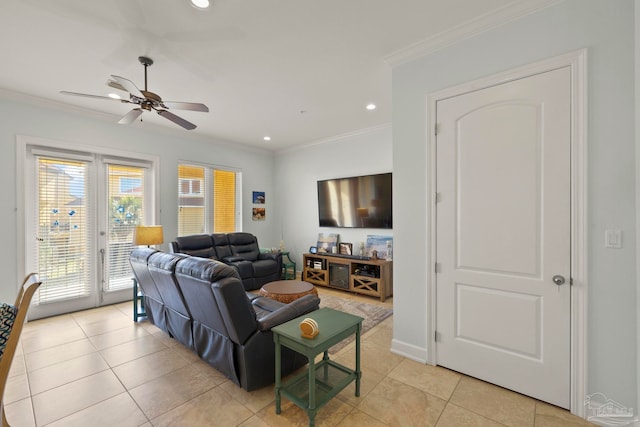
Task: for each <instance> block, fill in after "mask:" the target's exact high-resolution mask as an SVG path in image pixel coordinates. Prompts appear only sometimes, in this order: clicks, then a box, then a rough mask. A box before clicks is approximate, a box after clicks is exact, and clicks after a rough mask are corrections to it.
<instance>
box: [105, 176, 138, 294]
mask: <svg viewBox="0 0 640 427" xmlns="http://www.w3.org/2000/svg"><path fill="white" fill-rule="evenodd" d="M144 192H145V168H143V167H137V166H125V165H118V164H107V204H106V206H107V209H108V216H107V235H108V239H107V254H106V263H105V267H104V268H105V269H106V275H105V276H106V278H105V284H104V290H105V291H117V290H121V289H127V288H130V287H131V266H130V265H129V253H130V252H131V250H132V249H133V230H134V229H135V227H136V226H137V225H142V224H144Z"/></svg>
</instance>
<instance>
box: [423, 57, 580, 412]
mask: <svg viewBox="0 0 640 427" xmlns="http://www.w3.org/2000/svg"><path fill="white" fill-rule="evenodd" d="M567 66H568V67H570V69H571V105H572V107H571V108H572V109H571V160H570V162H571V286H572V294H571V361H570V364H571V372H570V375H571V412H572V413H573V414H575V415H577V416H580V417H584V415H585V413H584V401H585V398H586V379H587V360H586V358H587V240H588V235H587V111H586V108H587V51H586V49H581V50H578V51H573V52H569V53H567V54H564V55H560V56H557V57H553V58H549V59H546V60H542V61H539V62H536V63H533V64H529V65H526V66H523V67H518V68H515V69H512V70H509V71H507V72H503V73H499V74H496V75H493V76H490V77H487V78H482V79H478V80H475V81H472V82H467V83H464V84H461V85H457V86H455V87H451V88H447V89H444V90H441V91H438V92H435V93H432V94H429V95H428V96H427V120H426V123H427V132H426V135H427V138H426V144H427V165H428V167H429V171H430V172H429V174H428V175H427V188H428V197H427V200H428V206H427V209H428V214H427V217H426V218H427V230H428V233H429V234H430V236H432V238H430V239H427V240H428V241H429V242H430V246H429V248H428V249H429V250H428V254H429V255H428V256H429V259H428V262H427V278H428V280H427V296H428V298H429V301H428V302H427V304H428V307H429V313H430V314H429V316H428V317H427V328H426V331H427V343H428V345H427V363H429V364H432V365H436V364H437V363H438V361H437V360H436V352H435V348H436V340H435V324H436V286H435V283H436V272H435V265H436V242H435V239H434V238H433V237H434V236H435V235H436V221H435V204H436V177H435V173H436V155H435V154H436V152H435V150H436V146H435V140H436V138H435V133H436V131H437V130H436V103H437V102H438V101H439V100H443V99H446V98H449V97H452V96H457V95H461V94H463V93H467V92H471V91H475V90H478V89H482V88H487V87H491V86H495V85H498V84H501V83H506V82H509V81H513V80H517V79H521V78H525V77H528V76H532V75H535V74H539V73H544V72H547V71H550V70H554V69H557V68H561V67H567Z"/></svg>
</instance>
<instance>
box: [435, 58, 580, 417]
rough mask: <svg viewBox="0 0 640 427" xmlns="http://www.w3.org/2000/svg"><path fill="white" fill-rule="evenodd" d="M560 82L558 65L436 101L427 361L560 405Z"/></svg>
mask: <svg viewBox="0 0 640 427" xmlns="http://www.w3.org/2000/svg"><path fill="white" fill-rule="evenodd" d="M570 82H571V75H570V68H569V67H565V68H560V69H557V70H553V71H549V72H546V73H542V74H538V75H535V76H532V77H528V78H524V79H520V80H516V81H512V82H508V83H504V84H500V85H497V86H493V87H490V88H485V89H482V90H477V91H474V92H470V93H466V94H463V95H460V96H456V97H452V98H449V99H446V100H442V101H438V102H437V105H436V108H437V113H436V116H437V123H438V129H439V130H438V135H437V137H436V144H437V146H436V147H437V148H436V150H437V172H436V180H437V183H436V187H437V192H438V203H437V204H436V223H437V225H436V234H437V235H436V239H437V243H436V252H437V254H436V257H437V263H438V265H437V274H436V295H437V309H436V330H437V333H436V337H437V338H436V357H437V363H438V364H439V365H442V366H445V367H448V368H451V369H454V370H456V371H460V372H464V373H466V374H468V375H471V376H474V377H477V378H480V379H483V380H485V381H488V382H491V383H494V384H498V385H500V386H503V387H506V388H509V389H512V390H515V391H518V392H520V393H523V394H526V395H529V396H532V397H535V398H538V399H540V400H544V401H547V402H550V403H552V404H555V405H558V406H561V407H564V408H569V405H570V293H571V288H570V271H571V266H570V255H571V254H570V249H571V247H570V237H571V236H570V221H571V220H570V213H571V212H570V200H571V199H570V195H571V193H570V191H571V190H570V184H571V183H570V172H571V170H570V155H571V153H570V137H571V135H570V131H571V127H570V124H571V116H570V113H571V85H570ZM554 278H555V282H554ZM562 280H564V283H563V284H560V282H562ZM556 282H557V283H556Z"/></svg>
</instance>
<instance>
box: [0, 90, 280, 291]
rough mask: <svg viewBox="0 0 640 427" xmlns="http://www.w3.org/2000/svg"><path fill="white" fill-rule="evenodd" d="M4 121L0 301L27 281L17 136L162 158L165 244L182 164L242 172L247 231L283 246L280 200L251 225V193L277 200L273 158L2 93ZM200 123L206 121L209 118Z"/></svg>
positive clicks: (172, 226) (171, 231)
mask: <svg viewBox="0 0 640 427" xmlns="http://www.w3.org/2000/svg"><path fill="white" fill-rule="evenodd" d="M0 117H2V120H0V179H1V180H2V181H1V182H3V183H4V184H5V185H4V186H3V187H2V201H3V203H2V205H1V207H0V224H3V232H2V235H3V245H4V248H5V250H4V251H3V252H4V253H3V254H2V257H0V271H3V273H4V276H3V280H2V283H0V301H13V299H14V298H15V295H16V288H17V286H18V284H19V283H18V280H20V281H21V280H22V278H18V277H17V271H18V266H17V254H16V252H15V249H14V248H16V247H17V239H18V238H19V237H20V236H18V235H17V230H16V228H17V227H16V224H17V215H19V214H20V211H18V210H17V208H18V207H17V206H16V188H15V184H14V183H15V181H16V180H15V176H16V164H15V160H16V135H29V136H36V137H40V138H46V139H53V140H58V141H65V142H70V143H73V144H82V145H88V146H107V147H110V148H112V149H115V150H124V151H129V152H133V153H149V154H154V155H157V156H158V157H159V158H160V174H159V175H160V180H159V188H160V210H161V212H160V218H159V221H157V222H158V223H159V224H162V225H163V226H164V233H165V236H164V238H165V242H168V241H170V240H173V238H175V236H176V233H177V226H178V216H177V215H178V208H177V202H176V201H177V192H178V184H177V183H178V172H177V165H178V161H179V160H186V161H195V162H201V163H207V164H212V165H220V166H229V167H234V168H238V169H239V170H241V171H242V176H243V188H242V197H243V207H244V208H243V216H242V224H243V230H244V231H247V232H250V233H253V234H255V235H256V236H257V237H258V242H259V244H260V245H261V246H277V244H278V242H279V241H280V238H279V235H276V234H275V231H276V230H275V227H276V224H279V222H278V221H276V219H275V217H274V216H273V215H272V212H270V209H271V208H273V207H274V206H275V205H276V204H275V200H270V199H267V204H266V205H264V206H266V207H267V217H266V220H265V221H252V219H251V207H252V200H251V192H252V191H265V192H266V194H267V195H268V196H269V195H273V194H274V191H273V190H274V187H273V184H272V182H273V180H272V172H273V154H272V153H269V152H266V151H261V150H255V149H247V148H245V149H243V148H242V146H239V145H237V146H234V145H232V144H228V143H225V142H221V141H214V140H211V139H205V138H202V137H198V136H196V135H195V134H190V133H189V132H188V131H186V130H182V129H180V128H177V129H176V130H175V131H172V130H163V129H162V128H160V127H159V126H157V125H156V126H153V125H151V124H150V123H148V124H147V123H135V124H133V125H130V126H122V125H118V124H116V123H115V122H116V120H117V118H111V117H107V118H101V117H98V116H97V115H93V116H87V115H82V114H78V113H75V112H71V111H68V110H63V109H61V108H60V106H58V105H51V104H46V103H44V102H41V103H40V102H31V100H29V101H28V102H23V101H22V98H19V97H15V96H13V95H12V94H7V93H0ZM200 120H206V115H203V116H202V118H201V119H200ZM17 191H20V190H17ZM163 246H164V249H167V247H168V246H167V244H166V243H165V245H163Z"/></svg>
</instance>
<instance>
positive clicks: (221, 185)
mask: <svg viewBox="0 0 640 427" xmlns="http://www.w3.org/2000/svg"><path fill="white" fill-rule="evenodd" d="M238 174H239V172H234V171H229V170H222V169H216V168H213V167H207V166H195V165H186V164H183V165H178V236H186V235H189V234H199V233H228V232H232V231H236V229H237V228H236V213H237V203H236V200H237V199H238V194H237V184H236V182H237V180H238Z"/></svg>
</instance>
